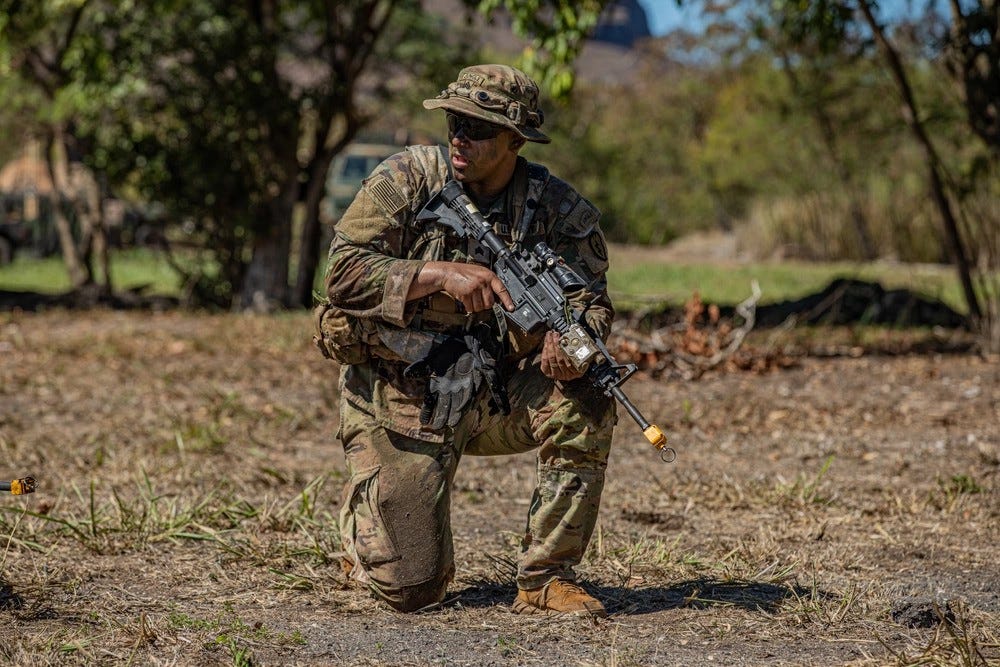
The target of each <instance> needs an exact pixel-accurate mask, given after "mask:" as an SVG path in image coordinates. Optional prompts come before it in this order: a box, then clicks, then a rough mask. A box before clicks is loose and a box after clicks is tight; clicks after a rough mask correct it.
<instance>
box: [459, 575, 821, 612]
mask: <svg viewBox="0 0 1000 667" xmlns="http://www.w3.org/2000/svg"><path fill="white" fill-rule="evenodd" d="M583 587H584V588H585V589H586V590H587V592H589V593H590V594H591V595H594V596H595V597H597V598H598V599H599V600H601V601H602V602H603V603H604V606H605V607H606V608H607V610H608V613H609V614H618V615H639V614H652V613H655V612H658V611H666V610H669V609H680V608H687V609H707V608H710V607H718V606H722V607H733V608H736V609H743V610H746V611H759V612H763V613H766V614H773V613H776V612H777V611H778V608H779V607H780V606H781V603H782V602H783V601H785V600H789V599H803V598H814V597H816V596H817V595H818V596H821V597H828V594H826V593H823V592H819V591H813V590H809V589H805V588H802V587H800V586H792V585H785V584H772V583H766V582H755V581H720V580H717V579H692V580H689V581H682V582H679V583H677V584H674V585H673V586H666V587H663V586H651V587H648V588H624V587H621V586H600V585H596V584H590V583H585V584H583ZM516 594H517V590H516V589H515V587H514V586H513V585H510V584H498V583H496V582H492V581H473V582H470V583H469V585H468V586H467V587H466V588H464V589H462V590H461V591H458V592H457V593H456V594H454V595H451V596H449V598H448V603H450V604H460V605H462V606H463V607H471V608H483V607H497V606H506V605H509V604H510V603H511V602H512V601H513V600H514V596H515V595H516Z"/></svg>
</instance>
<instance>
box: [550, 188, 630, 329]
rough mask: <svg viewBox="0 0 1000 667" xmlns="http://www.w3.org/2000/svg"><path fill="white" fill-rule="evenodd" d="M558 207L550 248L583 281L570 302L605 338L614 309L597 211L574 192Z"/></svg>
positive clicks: (604, 242)
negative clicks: (609, 294)
mask: <svg viewBox="0 0 1000 667" xmlns="http://www.w3.org/2000/svg"><path fill="white" fill-rule="evenodd" d="M560 209H561V210H560V213H562V214H563V215H562V218H561V219H560V221H559V223H558V224H557V225H556V227H555V229H554V230H553V235H552V249H553V250H554V251H555V253H556V254H557V255H559V256H560V257H562V258H563V259H565V260H566V263H567V264H569V265H570V266H571V267H572V268H573V270H574V271H576V272H577V273H578V274H580V276H581V277H582V278H583V279H584V280H585V281H586V282H587V286H586V287H585V288H584V289H582V290H580V291H579V292H576V293H574V294H572V295H570V302H571V304H572V306H573V308H574V309H576V310H581V311H583V313H584V317H585V319H586V321H587V324H588V325H589V326H590V328H591V329H592V330H593V331H594V333H596V334H597V335H598V336H600V337H601V338H602V339H604V340H607V337H608V334H610V333H611V323H612V321H613V320H614V317H615V309H614V306H613V305H612V303H611V298H610V297H609V296H608V281H607V275H606V274H607V270H608V244H607V242H606V241H605V239H604V233H603V232H602V231H601V228H600V225H599V222H600V218H601V213H600V211H598V210H597V208H596V207H595V206H594V205H593V204H591V203H590V202H589V201H587V200H586V199H584V198H583V197H580V196H579V195H577V194H576V193H570V194H569V195H567V197H566V198H565V199H563V201H562V202H561V204H560Z"/></svg>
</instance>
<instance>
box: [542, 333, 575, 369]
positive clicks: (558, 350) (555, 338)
mask: <svg viewBox="0 0 1000 667" xmlns="http://www.w3.org/2000/svg"><path fill="white" fill-rule="evenodd" d="M542 374H543V375H545V377H550V378H552V379H553V380H563V381H565V380H575V379H577V378H579V377H583V373H581V372H580V371H578V370H576V367H575V366H574V365H573V362H572V361H570V359H569V357H567V356H566V353H565V352H563V350H562V347H560V346H559V334H557V333H556V332H555V331H547V332H546V333H545V342H544V343H543V344H542Z"/></svg>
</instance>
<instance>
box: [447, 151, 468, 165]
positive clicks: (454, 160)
mask: <svg viewBox="0 0 1000 667" xmlns="http://www.w3.org/2000/svg"><path fill="white" fill-rule="evenodd" d="M451 165H452V166H453V167H455V169H465V168H466V167H468V166H469V159H468V158H466V157H465V156H464V155H461V154H460V153H452V154H451Z"/></svg>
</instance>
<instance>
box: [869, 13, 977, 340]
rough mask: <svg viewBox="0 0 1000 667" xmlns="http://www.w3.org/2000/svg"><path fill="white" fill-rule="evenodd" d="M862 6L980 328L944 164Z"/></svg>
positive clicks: (896, 63) (893, 57)
mask: <svg viewBox="0 0 1000 667" xmlns="http://www.w3.org/2000/svg"><path fill="white" fill-rule="evenodd" d="M858 6H859V7H860V9H861V12H862V13H863V14H864V16H865V21H867V23H868V27H870V28H871V30H872V34H873V35H874V36H875V41H876V42H877V43H878V45H879V49H880V50H881V51H882V54H883V56H884V57H885V60H886V63H887V64H888V65H889V70H890V72H891V73H892V76H893V79H895V81H896V86H897V87H898V88H899V93H900V95H901V96H902V98H903V104H904V106H903V117H904V119H905V120H906V124H907V125H909V127H910V130H911V131H912V132H913V135H914V136H915V137H916V139H917V143H919V144H920V147H921V148H922V149H923V151H924V155H925V157H926V158H927V171H928V177H929V179H930V186H931V195H932V196H933V197H934V203H935V204H936V205H937V208H938V211H939V212H940V213H941V220H942V223H943V224H944V232H945V236H946V237H947V239H948V246H949V251H950V254H951V257H952V261H954V263H955V268H956V270H957V271H958V279H959V282H960V283H961V284H962V292H963V293H964V295H965V302H966V305H967V306H968V308H969V319H970V320H971V324H972V325H973V327H978V325H979V321H980V319H981V318H982V309H981V308H980V307H979V298H978V297H977V296H976V289H975V286H974V285H973V282H972V267H971V265H970V263H969V259H968V255H967V254H966V251H965V244H964V242H963V241H962V235H961V232H960V231H959V228H958V222H957V220H956V218H955V214H954V212H953V211H952V207H951V201H950V200H949V199H948V194H947V192H946V191H945V187H944V179H942V178H941V170H942V166H941V160H940V159H939V158H938V155H937V151H935V150H934V145H933V144H932V143H931V140H930V137H929V136H928V135H927V131H926V130H925V129H924V125H923V123H922V122H921V121H920V114H919V113H918V110H917V101H916V98H915V97H914V96H913V89H912V88H911V86H910V81H909V79H908V78H907V76H906V71H905V70H904V69H903V63H902V61H901V60H900V57H899V54H898V53H897V52H896V49H895V48H893V46H892V44H890V43H889V40H888V39H887V38H886V36H885V32H884V31H883V30H882V27H881V26H880V25H879V24H878V22H877V21H876V20H875V16H874V15H873V14H872V8H871V5H870V4H869V3H868V0H861V2H860V3H859V5H858Z"/></svg>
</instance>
